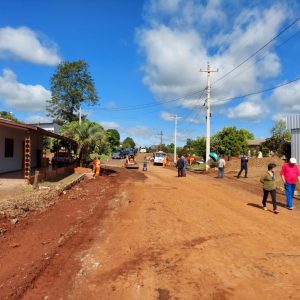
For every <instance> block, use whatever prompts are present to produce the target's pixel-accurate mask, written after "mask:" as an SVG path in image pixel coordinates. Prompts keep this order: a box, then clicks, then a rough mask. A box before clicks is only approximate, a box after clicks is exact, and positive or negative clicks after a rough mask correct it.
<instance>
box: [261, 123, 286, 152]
mask: <svg viewBox="0 0 300 300" xmlns="http://www.w3.org/2000/svg"><path fill="white" fill-rule="evenodd" d="M270 132H271V134H272V136H271V137H269V138H267V139H266V141H265V142H264V143H263V147H266V148H268V149H269V150H271V151H274V152H276V153H277V154H278V155H285V156H287V157H288V156H290V153H289V152H290V147H289V142H290V140H291V132H290V131H289V130H288V129H287V128H286V123H285V121H283V120H279V121H277V122H276V123H275V124H274V125H273V127H272V128H271V129H270Z"/></svg>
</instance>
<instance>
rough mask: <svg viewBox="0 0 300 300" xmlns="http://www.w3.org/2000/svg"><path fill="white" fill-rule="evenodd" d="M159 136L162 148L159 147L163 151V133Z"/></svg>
mask: <svg viewBox="0 0 300 300" xmlns="http://www.w3.org/2000/svg"><path fill="white" fill-rule="evenodd" d="M159 135H160V146H159V150H161V149H162V143H163V132H162V131H161V132H160V133H159Z"/></svg>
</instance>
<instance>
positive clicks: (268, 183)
mask: <svg viewBox="0 0 300 300" xmlns="http://www.w3.org/2000/svg"><path fill="white" fill-rule="evenodd" d="M275 167H276V165H275V164H273V163H271V164H268V171H267V172H266V173H265V174H264V175H263V176H262V177H261V179H260V182H261V183H263V192H264V195H263V200H262V204H263V208H264V210H268V209H267V206H266V205H267V199H268V195H269V193H270V194H271V198H272V203H273V212H274V213H275V214H278V213H279V211H278V210H277V203H276V182H275V174H274V168H275Z"/></svg>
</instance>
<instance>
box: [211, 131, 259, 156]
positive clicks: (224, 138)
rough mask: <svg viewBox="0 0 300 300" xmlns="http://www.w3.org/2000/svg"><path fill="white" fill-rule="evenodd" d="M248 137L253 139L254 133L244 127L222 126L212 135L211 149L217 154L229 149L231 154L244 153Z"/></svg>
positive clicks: (226, 151) (246, 148)
mask: <svg viewBox="0 0 300 300" xmlns="http://www.w3.org/2000/svg"><path fill="white" fill-rule="evenodd" d="M249 139H254V135H253V133H251V132H249V131H248V130H246V129H244V128H242V129H237V128H236V127H235V126H232V127H224V128H223V129H222V130H220V131H219V132H217V133H216V134H215V135H213V136H212V139H211V145H212V150H214V151H215V152H217V153H219V154H225V153H228V151H229V150H230V151H231V154H232V155H238V154H241V153H246V152H247V150H248V140H249Z"/></svg>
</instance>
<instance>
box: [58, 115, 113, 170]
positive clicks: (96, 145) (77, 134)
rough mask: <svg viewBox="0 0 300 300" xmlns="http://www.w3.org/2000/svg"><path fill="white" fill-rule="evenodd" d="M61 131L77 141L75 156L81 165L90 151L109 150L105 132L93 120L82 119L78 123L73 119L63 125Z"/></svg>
mask: <svg viewBox="0 0 300 300" xmlns="http://www.w3.org/2000/svg"><path fill="white" fill-rule="evenodd" d="M61 133H62V134H63V135H64V136H66V137H68V138H71V139H73V140H75V141H76V142H77V144H78V147H77V156H78V158H79V161H80V164H81V165H82V163H83V162H84V160H85V159H87V158H88V155H89V154H91V153H99V154H103V153H104V154H107V153H108V152H109V149H110V147H109V144H108V141H107V135H106V132H105V130H104V129H103V127H102V126H100V125H99V124H97V123H95V122H91V121H88V120H84V121H82V123H81V124H78V122H77V121H73V122H71V123H67V124H65V125H63V126H62V127H61Z"/></svg>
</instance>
